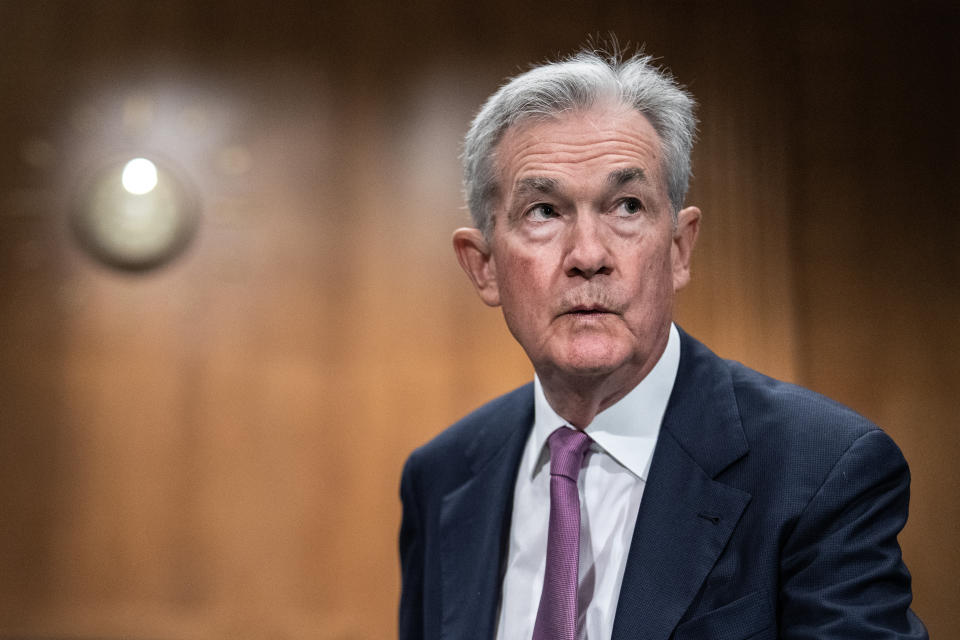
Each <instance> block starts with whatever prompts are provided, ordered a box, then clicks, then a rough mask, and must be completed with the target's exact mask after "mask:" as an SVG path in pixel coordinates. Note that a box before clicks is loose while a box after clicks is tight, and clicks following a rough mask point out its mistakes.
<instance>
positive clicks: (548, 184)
mask: <svg viewBox="0 0 960 640" xmlns="http://www.w3.org/2000/svg"><path fill="white" fill-rule="evenodd" d="M559 186H560V182H559V181H558V180H555V179H554V178H544V177H542V176H533V177H530V178H523V179H522V180H520V181H518V182H517V186H516V187H515V188H514V190H513V195H514V197H518V196H525V195H527V194H528V193H532V192H537V193H554V192H556V191H557V189H558V187H559Z"/></svg>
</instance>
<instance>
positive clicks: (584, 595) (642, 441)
mask: <svg viewBox="0 0 960 640" xmlns="http://www.w3.org/2000/svg"><path fill="white" fill-rule="evenodd" d="M679 363H680V335H679V333H678V332H677V328H676V326H674V325H671V326H670V337H669V339H668V341H667V346H666V349H664V352H663V355H661V356H660V360H659V361H657V364H656V365H655V366H654V368H653V369H652V370H651V371H650V373H648V374H647V376H646V377H645V378H644V379H643V380H642V381H641V382H640V384H638V385H637V386H636V387H634V388H633V390H632V391H630V392H629V393H628V394H627V395H626V396H624V397H623V398H621V399H620V400H619V401H618V402H617V403H616V404H614V405H613V406H611V407H608V408H607V409H605V410H604V411H602V412H600V413H598V414H597V416H596V417H595V418H594V419H593V422H591V423H590V424H589V425H588V426H587V427H586V428H585V429H584V431H585V432H586V433H587V435H589V436H590V438H591V439H592V440H593V443H591V445H590V450H589V453H588V454H587V456H586V460H585V462H584V467H583V469H582V470H581V471H580V479H579V481H578V483H577V488H578V489H579V493H580V571H579V583H580V586H579V590H578V596H577V597H578V601H579V602H578V611H579V619H578V621H577V629H578V631H577V638H578V639H579V640H609V638H610V637H611V635H612V634H613V618H614V615H615V614H616V611H617V601H618V599H619V597H620V584H621V583H622V582H623V571H624V567H625V565H626V562H627V554H628V552H629V551H630V540H631V538H632V537H633V527H634V524H635V523H636V518H637V510H638V509H639V508H640V499H641V497H642V496H643V488H644V486H645V485H646V480H647V473H648V472H649V470H650V460H651V458H652V457H653V449H654V446H655V445H656V443H657V436H658V435H659V433H660V423H661V421H662V420H663V414H664V412H665V411H666V409H667V402H668V401H669V399H670V393H671V391H672V390H673V383H674V381H675V379H676V377H677V368H678V367H679ZM562 426H568V425H566V421H565V420H564V419H563V418H561V417H560V416H558V415H557V413H556V412H555V411H554V410H553V408H552V407H551V406H550V404H549V403H548V402H547V399H546V396H545V395H544V393H543V388H542V387H541V385H540V380H539V378H536V377H534V423H533V429H532V430H531V432H530V437H529V438H528V439H527V444H526V446H525V448H524V451H523V457H522V458H521V461H520V470H519V472H518V473H517V481H516V486H515V489H514V496H513V518H512V524H511V527H510V542H509V549H508V552H507V554H508V555H507V567H506V574H505V575H504V578H503V592H502V594H501V599H500V614H499V619H498V623H497V639H498V640H526V639H529V638H530V637H531V636H532V635H533V625H534V622H535V621H536V617H537V607H538V606H539V604H540V592H541V590H542V589H543V574H544V568H545V566H546V551H547V526H548V520H549V514H550V464H549V460H550V449H549V447H547V446H546V442H547V438H548V437H549V435H550V434H551V433H553V431H554V430H556V429H557V428H558V427H562Z"/></svg>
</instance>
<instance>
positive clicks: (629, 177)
mask: <svg viewBox="0 0 960 640" xmlns="http://www.w3.org/2000/svg"><path fill="white" fill-rule="evenodd" d="M646 181H647V174H646V173H644V171H643V169H641V168H640V167H627V168H626V169H617V170H616V171H611V172H610V175H608V176H607V184H609V185H610V186H611V187H622V186H623V185H625V184H627V183H629V182H646Z"/></svg>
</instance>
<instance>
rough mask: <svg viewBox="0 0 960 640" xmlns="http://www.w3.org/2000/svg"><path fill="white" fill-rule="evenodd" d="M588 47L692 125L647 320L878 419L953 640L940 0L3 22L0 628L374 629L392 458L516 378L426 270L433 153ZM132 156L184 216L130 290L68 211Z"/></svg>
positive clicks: (445, 177) (947, 170)
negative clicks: (176, 249) (695, 110)
mask: <svg viewBox="0 0 960 640" xmlns="http://www.w3.org/2000/svg"><path fill="white" fill-rule="evenodd" d="M610 32H614V33H616V35H617V36H618V37H619V39H620V41H621V43H632V44H637V43H641V42H645V43H646V47H647V50H648V51H649V52H650V53H653V54H655V55H657V56H659V57H660V58H661V60H662V62H663V63H664V64H666V65H667V66H669V67H670V68H671V69H672V70H673V72H674V73H675V74H676V75H677V76H678V78H679V79H680V80H681V81H682V82H683V83H685V84H686V85H688V86H689V88H690V89H691V90H692V92H693V93H694V94H695V95H696V97H697V98H698V100H699V102H700V104H701V108H700V116H701V120H702V124H701V138H700V142H699V144H698V146H697V148H696V150H695V155H694V171H695V174H696V175H695V178H694V182H693V187H692V192H691V195H690V198H689V200H690V202H691V203H694V204H697V205H699V206H700V207H701V208H702V209H703V210H704V213H705V216H706V217H705V222H704V226H703V230H702V233H701V239H700V244H699V246H698V249H697V252H696V254H695V263H694V281H693V283H692V284H691V286H690V287H689V289H688V290H687V291H685V292H684V293H683V295H682V297H681V309H680V318H679V320H680V322H681V324H683V326H684V327H685V328H686V329H687V330H689V331H691V332H692V333H693V334H694V335H696V336H698V337H700V338H701V339H702V340H704V341H705V342H707V343H708V344H709V345H710V346H711V347H713V348H714V349H715V350H716V351H718V352H719V353H721V354H722V355H725V356H727V357H733V358H736V359H740V360H742V361H744V362H746V363H748V364H750V365H751V366H754V367H756V368H759V369H761V370H763V371H766V372H768V373H770V374H772V375H776V376H778V377H782V378H787V379H790V380H794V381H797V382H799V383H801V384H804V385H807V386H810V387H812V388H814V389H816V390H818V391H821V392H823V393H826V394H828V395H830V396H832V397H835V398H837V399H838V400H840V401H842V402H844V403H846V404H849V405H851V406H853V407H854V408H855V409H857V410H858V411H860V412H861V413H863V414H865V415H866V416H868V417H870V418H871V419H873V420H875V421H877V422H878V423H879V424H881V425H882V426H883V427H884V428H885V429H886V430H887V431H888V432H889V433H891V434H892V435H893V437H894V438H895V439H896V441H897V442H898V443H899V444H900V445H901V447H902V449H903V451H904V454H905V455H906V457H907V459H908V461H909V462H910V465H911V468H912V471H913V500H912V509H911V511H912V512H911V519H910V523H909V524H908V526H907V528H906V529H905V530H904V532H903V534H902V535H901V536H900V540H901V543H902V546H903V550H904V555H905V558H906V561H907V563H908V565H909V567H910V568H911V571H912V573H913V576H914V593H915V602H914V608H915V610H916V611H917V612H918V613H919V614H920V615H921V617H922V618H923V619H924V620H925V622H926V623H927V625H928V627H929V629H930V631H931V635H933V636H935V637H943V638H947V637H951V634H953V633H954V632H955V629H957V628H958V627H960V614H958V611H957V608H956V606H955V605H956V601H955V600H956V585H957V575H958V573H960V555H958V552H957V550H956V539H957V535H958V534H960V503H958V501H957V499H956V492H957V489H958V479H960V472H958V470H957V463H956V460H957V459H958V455H960V443H958V436H957V431H956V427H957V417H956V415H957V410H956V404H957V403H956V396H957V393H958V392H957V389H958V388H960V365H958V356H960V349H958V346H960V345H958V342H960V339H958V335H957V328H958V320H957V318H958V315H960V277H958V276H960V258H958V252H957V246H958V240H960V228H958V206H957V202H958V197H960V193H958V190H960V186H958V184H960V183H958V180H957V172H958V169H960V162H958V160H960V158H958V151H960V128H958V127H957V124H956V117H957V114H958V113H960V104H958V102H960V101H958V90H957V86H958V81H960V77H958V70H960V64H958V62H960V60H958V57H960V55H958V54H960V49H958V44H957V42H958V38H957V35H956V34H957V33H960V9H958V7H957V5H956V3H953V2H933V1H927V2H904V3H896V4H894V3H876V2H837V3H829V4H828V3H813V2H811V3H804V2H796V1H794V2H784V3H772V2H762V3H761V2H756V3H751V2H739V3H736V2H723V3H721V2H705V1H689V2H674V3H657V4H654V3H648V2H637V1H635V0H616V1H614V0H607V1H598V2H593V3H568V4H567V3H562V2H561V3H558V2H549V3H548V2H540V1H534V2H528V3H515V2H507V1H500V2H493V3H480V2H476V3H463V4H457V3H449V2H439V1H430V2H418V3H409V4H405V5H404V4H401V3H396V4H395V3H387V2H371V1H364V0H359V1H357V2H351V3H342V4H337V5H334V6H330V5H326V4H323V3H307V2H292V1H289V0H278V1H276V2H269V3H267V2H252V1H249V0H232V1H230V2H223V1H216V2H196V1H191V2H186V1H175V2H152V3H147V2H116V1H113V0H88V1H86V2H31V3H16V2H0V140H2V141H3V144H2V146H0V224H2V231H0V375H2V379H3V385H2V387H0V637H6V636H11V637H13V636H16V637H23V636H45V637H70V638H81V637H121V636H122V637H126V638H151V639H158V638H231V639H235V638H308V637H309V638H337V639H346V638H385V637H390V636H391V635H393V634H394V617H395V607H396V601H397V597H398V591H399V573H398V566H397V558H396V550H395V549H396V533H397V528H398V526H399V501H398V498H397V484H398V478H399V472H400V467H401V465H402V462H403V460H404V458H405V456H406V455H407V453H408V452H409V451H410V450H411V449H412V448H413V447H415V446H416V445H418V444H420V443H422V442H423V441H425V440H426V439H427V438H429V437H430V436H431V435H433V434H435V433H436V432H438V431H439V430H440V429H441V428H442V427H443V426H445V425H446V424H449V423H450V422H451V421H452V420H454V419H456V418H457V417H459V416H460V415H462V414H464V413H465V412H466V411H468V410H469V409H471V408H473V407H474V406H476V405H478V404H480V403H481V402H483V401H484V400H486V399H488V398H490V397H492V396H493V395H495V394H497V393H500V392H502V391H506V390H508V389H510V388H512V387H513V386H515V385H517V384H520V383H522V382H523V381H525V380H527V379H529V377H530V375H531V372H530V369H529V365H528V364H527V362H526V360H525V358H524V356H523V354H522V352H521V351H520V350H519V348H518V347H517V346H516V345H515V344H514V343H513V341H512V340H511V339H510V337H509V335H508V334H507V332H506V330H505V329H504V328H503V325H502V320H501V319H500V317H499V314H498V313H497V312H496V311H494V310H488V309H486V308H485V307H483V306H482V305H481V303H480V302H479V301H477V300H476V299H475V297H474V294H473V292H472V291H471V289H470V287H469V285H468V284H467V281H466V278H465V277H464V276H463V275H462V274H461V273H460V272H459V269H458V267H457V265H456V262H455V260H454V258H453V254H452V250H451V248H450V233H451V231H452V230H453V229H454V228H455V227H456V226H459V225H461V224H463V223H465V221H466V220H467V217H466V214H465V212H464V210H463V208H462V202H461V198H460V192H459V164H458V160H457V155H458V153H459V141H460V137H461V136H462V134H463V133H464V131H465V130H466V127H467V124H468V122H469V119H470V117H471V116H472V114H473V112H474V111H475V110H476V109H477V108H478V107H479V105H480V103H481V101H482V100H483V99H484V97H485V96H487V95H488V94H489V93H491V92H492V91H493V90H494V89H495V88H496V87H497V86H498V85H499V83H500V82H501V81H502V79H503V78H504V77H506V76H508V75H512V74H514V73H516V72H517V71H519V70H522V69H524V68H526V66H527V65H528V64H529V63H532V62H535V61H539V60H543V59H545V58H547V57H552V56H556V55H557V54H563V53H569V52H571V51H572V50H573V49H575V48H576V47H577V46H578V45H579V44H581V43H583V42H584V41H585V40H586V38H587V37H588V36H601V37H603V36H605V35H606V34H608V33H610ZM136 155H152V156H154V157H160V158H164V159H166V160H168V161H169V162H170V163H172V164H174V165H176V167H177V168H178V169H179V170H181V171H182V172H183V173H184V174H185V175H187V176H189V180H190V182H191V183H192V184H193V186H194V187H195V189H196V190H197V192H198V194H199V195H200V197H201V199H202V201H203V211H202V214H203V221H202V224H201V228H200V233H199V236H198V237H197V239H196V240H195V241H194V242H193V243H192V245H191V246H190V247H189V249H188V250H187V252H186V253H185V254H184V255H183V256H181V257H180V258H179V259H178V260H176V261H175V262H173V263H172V264H170V265H168V266H165V267H162V268H160V269H158V270H155V271H151V272H146V273H139V274H131V273H123V272H118V271H114V270H111V269H109V268H107V267H104V266H101V265H100V264H99V263H97V262H95V261H94V260H93V259H92V258H90V257H89V256H87V255H86V254H84V253H83V251H82V250H81V249H80V248H79V246H78V245H77V243H76V242H75V240H74V238H73V237H72V235H71V234H70V230H69V225H68V224H67V220H68V215H69V213H70V211H72V208H73V207H75V206H76V201H77V198H78V197H79V195H78V194H79V191H78V189H79V185H80V184H81V181H82V178H83V176H85V175H87V174H89V173H90V172H91V171H95V170H96V169H98V168H99V167H101V166H103V165H104V164H105V163H107V162H109V161H111V160H115V159H117V158H125V157H128V156H129V157H133V156H136Z"/></svg>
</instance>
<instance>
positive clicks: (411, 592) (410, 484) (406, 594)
mask: <svg viewBox="0 0 960 640" xmlns="http://www.w3.org/2000/svg"><path fill="white" fill-rule="evenodd" d="M400 500H401V502H402V504H403V520H402V522H401V524H400V573H401V592H400V634H399V640H417V639H419V638H423V558H424V556H423V546H424V540H423V535H424V533H423V521H422V520H421V517H420V508H419V505H418V502H417V491H416V488H415V485H414V473H413V464H412V458H411V459H408V460H407V463H406V465H404V468H403V475H402V477H401V480H400Z"/></svg>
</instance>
